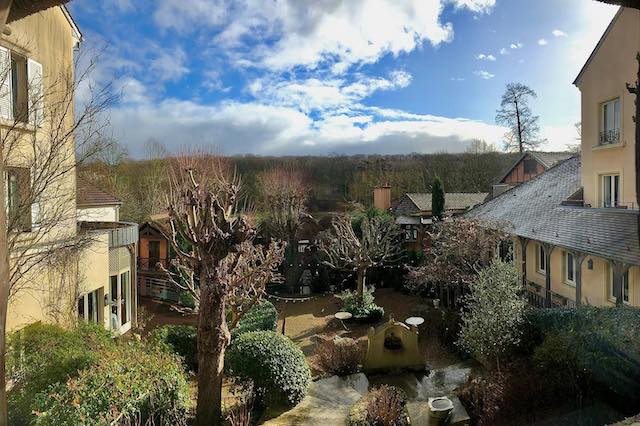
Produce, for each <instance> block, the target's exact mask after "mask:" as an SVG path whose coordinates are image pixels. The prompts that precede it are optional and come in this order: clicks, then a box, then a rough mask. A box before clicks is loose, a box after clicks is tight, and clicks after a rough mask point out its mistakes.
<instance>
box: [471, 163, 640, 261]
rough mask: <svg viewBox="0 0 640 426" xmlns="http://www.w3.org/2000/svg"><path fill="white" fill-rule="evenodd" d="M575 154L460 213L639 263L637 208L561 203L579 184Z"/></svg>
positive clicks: (520, 232)
mask: <svg viewBox="0 0 640 426" xmlns="http://www.w3.org/2000/svg"><path fill="white" fill-rule="evenodd" d="M580 185H581V184H580V157H574V158H571V159H570V160H567V161H565V162H562V163H559V164H557V165H556V166H554V167H552V168H551V169H549V170H548V171H546V172H545V173H542V174H541V175H539V176H537V177H535V178H534V179H532V180H530V181H528V182H525V183H523V184H521V185H519V186H516V187H515V188H512V189H510V190H508V191H506V192H505V193H503V194H501V195H499V196H497V197H495V198H493V199H492V200H489V201H487V202H486V203H484V204H481V205H479V206H477V207H476V208H474V209H472V210H470V211H469V212H467V213H465V217H468V218H476V219H479V220H482V221H485V222H486V223H489V224H491V225H492V226H495V227H503V228H504V229H505V230H506V231H508V232H511V233H513V234H515V235H518V236H521V237H525V238H530V239H532V240H536V241H540V242H545V243H550V244H553V245H555V246H559V247H563V248H566V249H570V250H577V251H580V252H583V253H587V254H590V255H595V256H598V257H602V258H606V259H610V260H618V261H622V262H625V263H628V264H633V265H640V242H639V240H638V218H639V213H638V211H634V210H624V209H598V208H585V207H578V206H567V205H562V202H563V201H565V200H567V199H568V198H570V197H571V196H572V195H574V194H576V193H577V192H578V191H579V190H580Z"/></svg>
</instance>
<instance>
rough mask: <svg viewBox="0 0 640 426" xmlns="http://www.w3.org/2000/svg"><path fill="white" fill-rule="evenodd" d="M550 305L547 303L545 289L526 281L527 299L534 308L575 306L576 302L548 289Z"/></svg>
mask: <svg viewBox="0 0 640 426" xmlns="http://www.w3.org/2000/svg"><path fill="white" fill-rule="evenodd" d="M549 296H550V301H551V305H549V304H548V303H547V289H546V288H544V287H542V286H539V285H538V284H535V283H532V282H528V283H527V300H528V301H529V305H531V306H533V307H534V308H575V306H576V302H575V301H573V300H571V299H569V298H568V297H565V296H562V295H561V294H558V293H555V292H553V291H549Z"/></svg>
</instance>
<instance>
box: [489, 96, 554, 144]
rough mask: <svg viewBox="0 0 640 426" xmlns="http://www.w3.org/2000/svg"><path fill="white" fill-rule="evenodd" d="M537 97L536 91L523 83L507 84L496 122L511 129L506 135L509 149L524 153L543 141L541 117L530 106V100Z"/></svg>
mask: <svg viewBox="0 0 640 426" xmlns="http://www.w3.org/2000/svg"><path fill="white" fill-rule="evenodd" d="M536 97H537V95H536V92H534V91H533V89H531V88H530V87H528V86H526V85H524V84H522V83H509V84H507V88H506V90H505V92H504V94H503V95H502V101H501V102H500V109H499V110H498V113H497V115H496V123H497V124H500V125H501V126H505V127H507V128H508V129H509V131H508V132H507V134H506V135H505V138H506V142H505V146H506V149H507V150H509V151H514V150H517V151H519V152H521V153H522V152H524V151H525V150H533V149H535V148H537V147H538V146H540V144H541V143H542V142H543V141H542V140H541V139H540V138H539V133H540V126H539V125H538V119H539V117H538V116H537V115H534V114H533V112H532V111H531V108H530V107H529V100H530V99H532V98H536Z"/></svg>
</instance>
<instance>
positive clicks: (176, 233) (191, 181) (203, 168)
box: [168, 155, 284, 425]
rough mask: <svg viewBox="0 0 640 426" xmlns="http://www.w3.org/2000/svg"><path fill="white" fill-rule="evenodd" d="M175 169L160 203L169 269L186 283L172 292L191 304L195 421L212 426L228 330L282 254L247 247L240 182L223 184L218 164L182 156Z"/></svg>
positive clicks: (273, 248) (249, 230) (273, 247)
mask: <svg viewBox="0 0 640 426" xmlns="http://www.w3.org/2000/svg"><path fill="white" fill-rule="evenodd" d="M198 165H200V167H198ZM175 166H176V167H175V172H174V173H173V174H172V177H171V193H170V196H169V199H168V211H169V220H170V228H171V231H170V235H169V238H170V241H171V243H172V246H173V249H174V250H175V252H176V254H177V259H176V264H177V265H179V266H180V267H181V268H182V270H183V271H185V272H187V273H188V274H190V276H191V277H192V278H191V279H188V280H186V281H184V280H183V281H181V282H180V283H179V284H180V285H181V286H183V288H184V289H186V290H188V291H190V292H191V293H192V294H193V295H194V298H196V299H197V304H198V336H197V341H198V402H197V407H196V421H197V423H198V424H199V425H214V424H215V425H217V424H221V421H222V420H221V397H222V378H223V368H224V354H225V350H226V348H227V346H228V345H229V342H230V338H231V335H230V329H231V328H233V327H234V326H235V325H236V324H237V323H238V321H239V320H240V318H241V317H242V315H243V314H244V313H245V312H247V311H248V310H249V309H250V308H251V307H252V306H253V305H254V304H255V303H257V302H258V301H259V300H260V298H261V297H262V296H263V294H264V288H265V285H266V284H267V283H269V282H270V281H272V280H273V279H274V278H275V277H276V276H277V271H276V269H277V267H278V266H279V264H280V262H281V261H282V253H283V251H284V249H283V247H282V245H281V244H279V243H275V242H272V243H271V244H270V245H269V246H268V247H261V246H257V245H254V243H253V239H254V237H255V235H256V232H255V229H254V227H253V226H252V225H251V223H250V222H249V221H248V219H247V217H246V216H245V215H243V212H242V209H241V205H240V196H239V195H240V182H239V180H238V179H237V178H235V177H229V176H228V174H227V173H226V172H227V169H228V167H227V165H226V164H225V161H224V160H223V159H222V158H220V157H214V156H203V155H199V156H198V155H196V156H184V157H181V158H178V159H177V160H176V165H175ZM185 246H188V248H185ZM228 310H230V311H231V321H230V323H228V322H227V314H228Z"/></svg>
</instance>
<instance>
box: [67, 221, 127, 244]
mask: <svg viewBox="0 0 640 426" xmlns="http://www.w3.org/2000/svg"><path fill="white" fill-rule="evenodd" d="M78 224H79V226H80V229H82V230H83V231H87V232H92V233H104V232H106V233H108V234H109V248H115V247H123V246H127V245H131V244H137V243H138V224H137V223H129V222H78Z"/></svg>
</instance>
